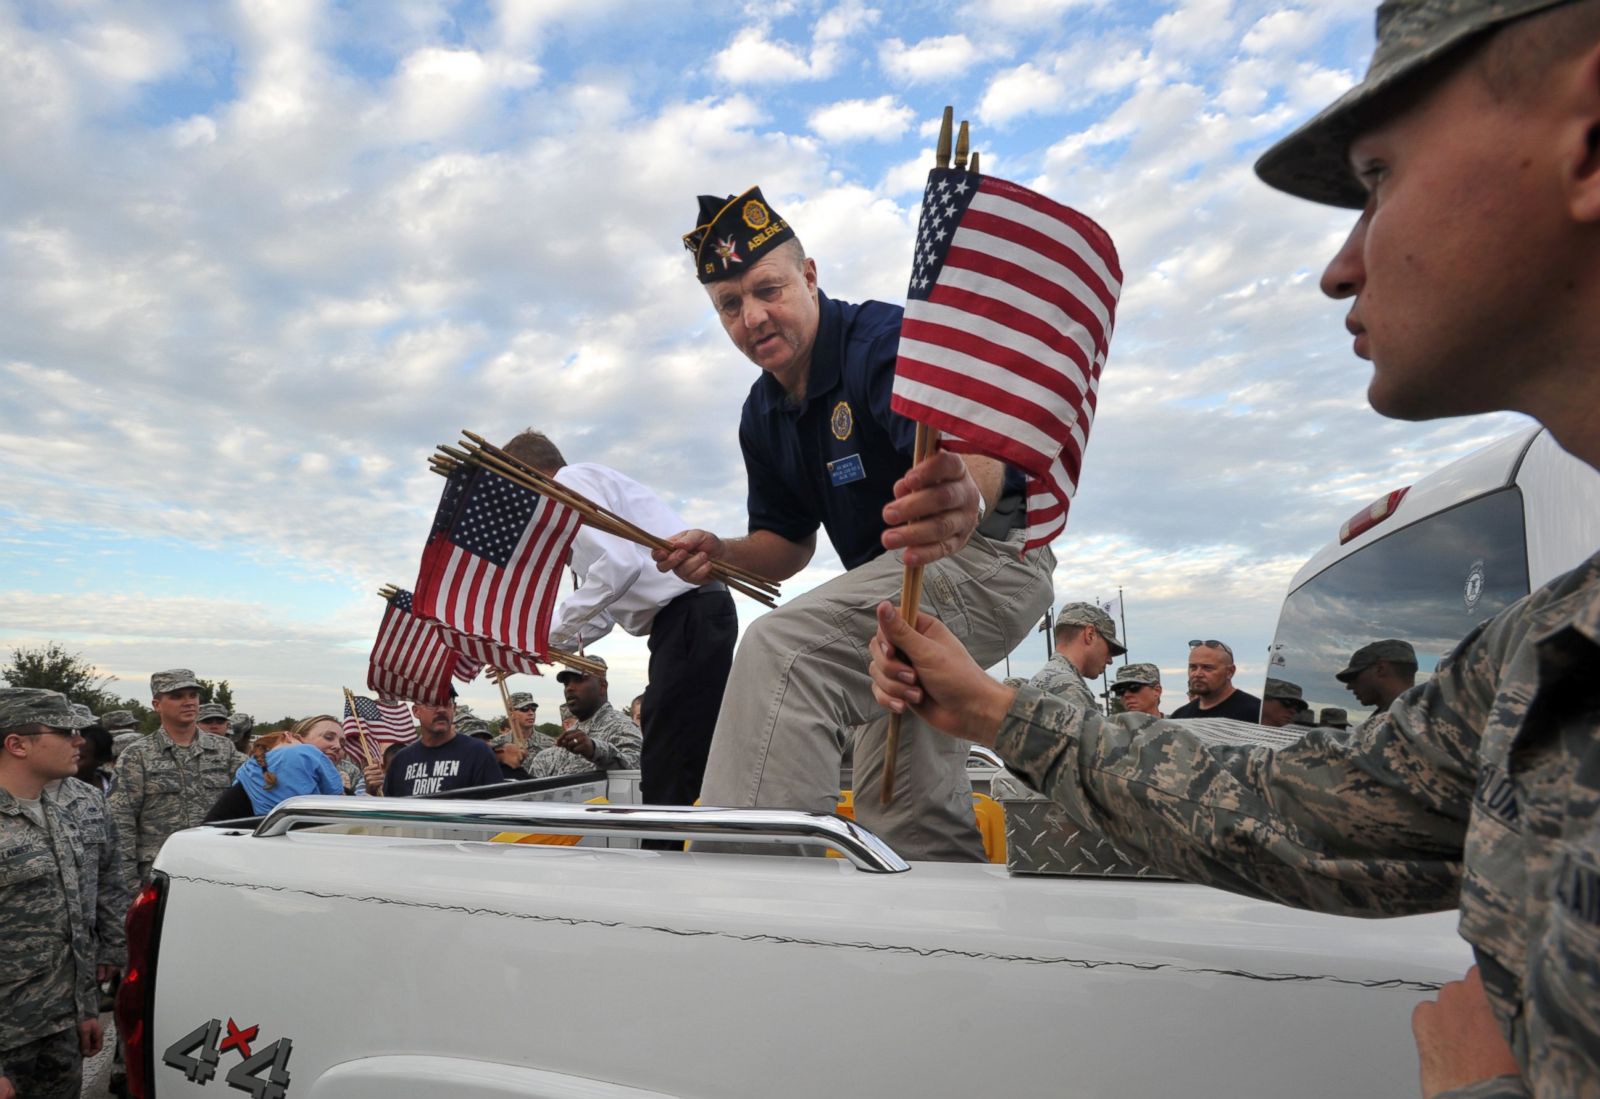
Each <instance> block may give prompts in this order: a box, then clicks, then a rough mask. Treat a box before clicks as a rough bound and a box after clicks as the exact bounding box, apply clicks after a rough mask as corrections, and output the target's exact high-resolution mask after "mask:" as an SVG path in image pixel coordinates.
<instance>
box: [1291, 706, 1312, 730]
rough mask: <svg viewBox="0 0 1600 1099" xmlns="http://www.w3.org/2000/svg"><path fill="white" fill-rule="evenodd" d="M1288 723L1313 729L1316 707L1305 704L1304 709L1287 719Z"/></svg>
mask: <svg viewBox="0 0 1600 1099" xmlns="http://www.w3.org/2000/svg"><path fill="white" fill-rule="evenodd" d="M1289 724H1290V725H1304V726H1306V727H1308V728H1312V729H1315V728H1316V727H1317V711H1316V708H1315V707H1313V706H1307V707H1306V708H1305V709H1303V710H1301V711H1300V712H1299V713H1297V714H1295V715H1294V717H1293V718H1292V719H1291V720H1290V721H1289Z"/></svg>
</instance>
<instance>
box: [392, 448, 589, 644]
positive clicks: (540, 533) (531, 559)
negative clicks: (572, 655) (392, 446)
mask: <svg viewBox="0 0 1600 1099" xmlns="http://www.w3.org/2000/svg"><path fill="white" fill-rule="evenodd" d="M581 521H582V520H581V519H580V518H579V516H578V513H577V512H575V511H573V510H572V509H571V508H568V507H566V506H565V505H562V504H558V503H556V502H555V501H554V500H551V499H549V498H548V497H545V496H541V495H540V494H539V493H537V492H534V491H533V490H531V489H526V488H523V487H522V486H521V485H517V484H513V483H512V482H511V481H508V480H507V479H506V478H504V477H502V476H500V475H499V474H498V473H494V472H493V471H491V470H487V469H483V468H482V467H480V466H474V465H465V464H463V465H461V466H458V467H457V468H456V469H455V470H453V471H452V472H451V473H450V475H449V477H448V478H446V481H445V487H444V494H443V496H441V497H440V500H439V510H438V512H437V513H436V514H435V516H434V520H433V531H432V533H430V534H429V535H428V545H427V547H426V548H425V549H424V550H423V551H422V571H421V572H420V573H419V575H418V576H417V592H416V609H417V613H418V614H421V615H424V616H425V617H428V618H432V619H434V620H436V621H438V622H439V623H440V624H442V625H444V626H447V627H449V628H451V629H452V630H454V631H456V632H457V633H458V634H461V635H465V636H467V637H472V638H478V639H481V640H483V641H486V642H496V643H498V644H499V645H501V646H504V647H506V648H507V649H514V650H516V652H518V653H520V654H522V656H524V657H538V656H544V655H545V654H546V653H547V652H548V651H549V647H550V615H551V612H552V611H553V610H554V609H555V604H556V589H557V587H558V585H559V584H560V580H561V568H562V566H563V565H565V564H566V562H567V557H568V554H569V552H570V550H571V546H572V539H573V536H574V535H576V534H577V533H578V526H579V524H580V523H581ZM473 655H476V654H473ZM492 663H494V664H495V665H496V666H497V667H507V663H505V662H502V661H500V660H495V661H492ZM514 670H521V669H520V668H518V669H514Z"/></svg>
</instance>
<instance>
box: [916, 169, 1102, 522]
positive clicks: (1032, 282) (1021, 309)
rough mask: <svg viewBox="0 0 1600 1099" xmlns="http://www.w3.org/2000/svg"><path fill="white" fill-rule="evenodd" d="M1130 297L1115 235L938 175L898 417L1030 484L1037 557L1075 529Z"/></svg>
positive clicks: (920, 232)
mask: <svg viewBox="0 0 1600 1099" xmlns="http://www.w3.org/2000/svg"><path fill="white" fill-rule="evenodd" d="M1121 292H1122V269H1121V266H1120V265H1119V264H1118V262H1117V251H1116V248H1115V246H1114V245H1113V244H1112V243H1111V238H1110V237H1109V236H1107V235H1106V233H1105V230H1103V229H1101V228H1100V227H1099V226H1098V225H1096V224H1095V223H1094V222H1092V221H1090V220H1089V219H1088V218H1086V217H1084V216H1083V215H1082V214H1080V213H1078V212H1077V211H1076V210H1072V209H1069V208H1067V207H1065V206H1062V205H1061V204H1060V203H1057V202H1053V201H1051V200H1050V199H1047V198H1045V197H1044V196H1043V195H1038V194H1035V193H1034V192H1032V191H1030V190H1028V189H1027V188H1025V187H1019V186H1017V185H1016V184H1014V183H1008V182H1006V181H1005V180H1002V179H994V178H990V177H985V176H981V175H978V174H977V173H975V172H967V171H962V170H960V169H949V168H935V169H934V170H933V171H932V172H930V173H929V174H928V187H927V190H926V191H924V193H923V199H922V219H921V222H920V223H919V225H918V226H917V247H916V254H915V256H914V257H913V259H912V271H911V285H910V288H909V289H908V290H907V292H906V312H905V320H904V322H903V323H902V325H901V328H900V357H899V361H898V362H897V363H896V364H895V380H894V397H893V400H892V402H891V407H892V408H893V409H894V410H895V411H896V412H898V413H900V415H902V416H905V417H907V418H909V419H913V420H917V421H920V422H922V423H926V424H928V425H929V426H930V427H934V428H937V429H939V431H940V432H942V433H943V434H944V436H945V438H944V439H943V440H942V441H941V445H943V446H944V447H945V448H946V449H948V450H953V451H957V452H959V453H968V454H983V455H987V456H989V457H991V458H997V459H999V460H1001V461H1003V462H1007V463H1009V464H1010V465H1014V466H1016V467H1018V468H1019V469H1021V470H1023V471H1024V472H1025V473H1027V475H1028V515H1027V532H1026V537H1027V548H1028V549H1032V548H1033V547H1034V546H1041V545H1046V544H1048V543H1049V542H1050V541H1051V540H1052V539H1053V538H1055V536H1056V535H1058V534H1060V533H1061V531H1062V530H1063V529H1064V528H1065V527H1066V525H1067V508H1068V507H1069V506H1070V503H1071V500H1072V496H1073V494H1074V493H1075V492H1076V491H1077V488H1078V475H1079V473H1080V472H1081V470H1082V468H1083V450H1084V447H1085V446H1086V445H1087V443H1088V440H1089V427H1090V424H1091V423H1092V422H1093V420H1094V408H1095V400H1096V394H1097V392H1098V390H1099V387H1100V371H1101V369H1102V368H1103V367H1104V366H1105V361H1106V349H1107V346H1108V345H1109V343H1110V341H1111V329H1112V325H1113V322H1114V319H1115V314H1116V307H1117V296H1118V295H1119V294H1120V293H1121Z"/></svg>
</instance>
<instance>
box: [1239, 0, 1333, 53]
mask: <svg viewBox="0 0 1600 1099" xmlns="http://www.w3.org/2000/svg"><path fill="white" fill-rule="evenodd" d="M1316 29H1317V28H1316V23H1315V22H1314V21H1313V20H1312V19H1311V18H1310V17H1308V16H1307V15H1306V13H1305V12H1303V11H1298V10H1296V9H1294V8H1283V9H1281V10H1279V11H1275V12H1272V13H1271V14H1270V15H1264V16H1262V17H1261V18H1260V19H1259V20H1257V21H1256V24H1255V25H1254V26H1253V27H1251V28H1250V30H1249V31H1248V32H1247V33H1246V34H1245V36H1244V38H1243V39H1242V40H1241V41H1240V43H1239V45H1240V48H1241V49H1243V50H1244V51H1245V52H1246V53H1257V54H1259V53H1270V52H1272V51H1274V50H1283V49H1298V48H1300V47H1302V46H1305V45H1307V44H1308V43H1309V42H1310V41H1311V39H1312V36H1313V35H1314V33H1315V31H1316Z"/></svg>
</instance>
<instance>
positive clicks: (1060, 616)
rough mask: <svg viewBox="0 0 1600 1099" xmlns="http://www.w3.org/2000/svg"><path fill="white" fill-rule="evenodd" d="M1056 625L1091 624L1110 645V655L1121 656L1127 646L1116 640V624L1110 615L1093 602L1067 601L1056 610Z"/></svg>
mask: <svg viewBox="0 0 1600 1099" xmlns="http://www.w3.org/2000/svg"><path fill="white" fill-rule="evenodd" d="M1056 625H1058V626H1093V627H1094V628H1095V629H1096V630H1098V631H1100V636H1101V637H1103V638H1105V639H1106V644H1108V645H1110V646H1111V655H1112V656H1121V655H1122V654H1123V653H1125V652H1127V651H1128V650H1127V647H1126V646H1124V645H1123V644H1122V642H1120V641H1118V640H1117V624H1116V623H1115V622H1113V621H1112V620H1111V616H1110V615H1109V614H1107V613H1106V612H1105V611H1103V610H1101V609H1100V608H1099V607H1097V606H1095V605H1094V604H1093V603H1067V604H1064V605H1063V606H1062V608H1061V609H1060V610H1059V611H1057V612H1056Z"/></svg>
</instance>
